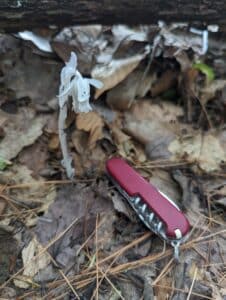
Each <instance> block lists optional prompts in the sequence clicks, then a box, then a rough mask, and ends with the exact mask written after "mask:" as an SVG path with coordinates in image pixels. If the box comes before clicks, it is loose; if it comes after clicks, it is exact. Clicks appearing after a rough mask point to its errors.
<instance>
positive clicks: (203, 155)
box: [168, 133, 226, 172]
mask: <svg viewBox="0 0 226 300" xmlns="http://www.w3.org/2000/svg"><path fill="white" fill-rule="evenodd" d="M168 150H169V151H170V152H171V153H172V154H173V155H174V157H173V159H176V160H178V159H179V160H180V159H183V158H186V159H187V161H190V162H197V163H198V164H199V166H200V168H201V169H202V170H204V171H206V172H211V171H214V170H218V169H219V168H220V165H221V163H222V162H223V161H226V150H225V149H224V148H223V147H222V145H221V144H220V141H219V138H218V136H216V135H214V134H211V133H207V134H200V133H197V134H196V135H194V136H191V137H186V138H182V139H181V138H179V139H178V138H177V139H175V140H173V141H172V142H171V143H170V144H169V146H168Z"/></svg>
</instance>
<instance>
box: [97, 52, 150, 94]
mask: <svg viewBox="0 0 226 300" xmlns="http://www.w3.org/2000/svg"><path fill="white" fill-rule="evenodd" d="M149 51H150V50H149V48H147V49H145V51H144V53H142V54H137V55H134V56H131V57H128V58H122V59H113V60H111V61H110V63H109V64H107V65H104V64H103V65H96V66H95V67H94V68H93V70H92V72H91V75H92V77H93V78H95V79H98V80H100V81H102V82H103V84H104V86H103V88H102V89H98V90H96V93H95V99H97V98H98V97H99V96H100V95H101V94H103V93H104V92H105V91H107V90H109V89H111V88H113V87H114V86H116V85H117V84H118V83H119V82H121V81H122V80H123V79H125V78H126V77H127V76H128V75H129V74H130V73H131V72H132V71H133V70H134V69H135V68H136V67H137V66H138V64H139V63H140V61H141V60H142V59H143V58H145V56H146V55H147V54H148V53H149Z"/></svg>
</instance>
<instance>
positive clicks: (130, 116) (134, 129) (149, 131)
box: [125, 101, 183, 159]
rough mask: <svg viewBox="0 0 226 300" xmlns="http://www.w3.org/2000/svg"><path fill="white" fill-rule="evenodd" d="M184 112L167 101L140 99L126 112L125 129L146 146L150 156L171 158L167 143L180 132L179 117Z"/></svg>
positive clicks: (153, 157)
mask: <svg viewBox="0 0 226 300" xmlns="http://www.w3.org/2000/svg"><path fill="white" fill-rule="evenodd" d="M182 114H183V111H182V109H181V108H180V107H178V106H176V105H173V104H170V103H167V102H164V103H161V105H158V104H152V103H151V102H149V101H139V102H137V103H136V104H135V105H133V107H132V109H131V110H130V111H129V112H128V113H126V122H125V131H126V132H127V133H129V134H130V135H131V136H133V137H134V138H135V139H136V140H138V141H139V142H141V143H142V144H144V145H145V146H146V153H147V155H148V157H149V158H152V159H156V158H169V156H170V153H169V151H168V149H167V145H168V144H169V143H170V141H172V140H173V139H174V138H175V136H176V134H177V133H180V126H179V123H178V121H177V118H178V117H179V116H181V115H182Z"/></svg>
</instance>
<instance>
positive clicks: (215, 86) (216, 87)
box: [200, 79, 226, 104]
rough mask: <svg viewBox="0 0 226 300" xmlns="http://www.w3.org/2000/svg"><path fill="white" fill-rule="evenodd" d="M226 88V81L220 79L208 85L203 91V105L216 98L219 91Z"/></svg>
mask: <svg viewBox="0 0 226 300" xmlns="http://www.w3.org/2000/svg"><path fill="white" fill-rule="evenodd" d="M225 86H226V80H223V79H218V80H214V81H212V82H209V83H208V84H206V86H205V87H204V88H203V89H201V92H200V93H201V101H202V103H203V104H205V103H207V102H208V101H209V100H211V99H213V98H214V97H215V96H216V93H217V92H218V91H222V90H223V89H224V88H225Z"/></svg>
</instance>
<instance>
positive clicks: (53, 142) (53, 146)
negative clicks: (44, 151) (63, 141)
mask: <svg viewBox="0 0 226 300" xmlns="http://www.w3.org/2000/svg"><path fill="white" fill-rule="evenodd" d="M59 144H60V141H59V136H58V134H53V135H52V136H51V138H50V140H49V144H48V149H49V150H50V151H55V150H57V149H58V148H59Z"/></svg>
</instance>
